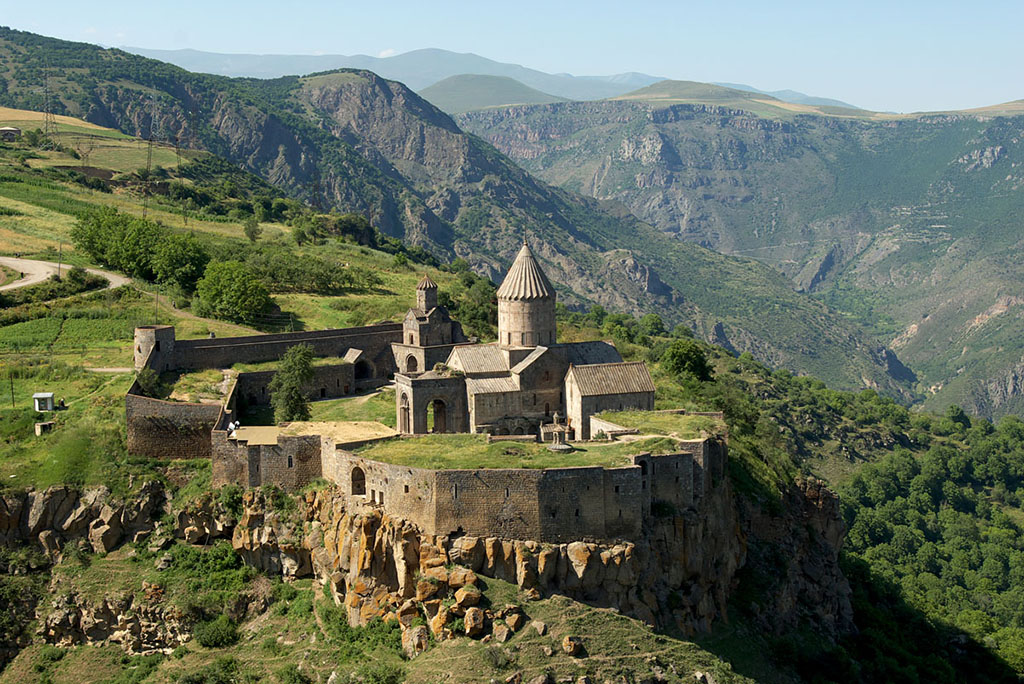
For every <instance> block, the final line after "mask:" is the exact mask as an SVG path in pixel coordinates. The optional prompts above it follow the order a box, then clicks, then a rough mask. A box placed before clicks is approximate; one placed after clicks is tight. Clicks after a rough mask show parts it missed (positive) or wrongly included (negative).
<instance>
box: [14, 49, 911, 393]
mask: <svg viewBox="0 0 1024 684" xmlns="http://www.w3.org/2000/svg"><path fill="white" fill-rule="evenodd" d="M47 60H48V62H49V64H50V66H51V68H52V69H53V72H52V74H51V79H50V80H51V88H52V90H53V91H54V92H55V93H56V94H57V95H58V97H59V104H60V108H61V109H62V110H64V111H66V112H68V113H71V114H76V115H80V116H83V117H84V118H86V119H87V120H89V121H93V122H96V123H100V124H104V125H108V126H111V127H116V128H118V129H120V130H122V131H125V132H127V133H130V134H132V135H139V136H142V137H148V136H154V137H157V138H161V139H176V140H179V141H182V142H183V143H184V144H186V145H192V146H201V147H204V148H206V149H208V150H210V151H212V152H214V153H216V154H219V155H221V156H223V157H225V158H227V159H230V160H232V161H234V162H235V163H238V164H239V165H241V166H242V167H243V168H244V169H246V170H248V171H251V172H253V173H256V174H258V175H260V176H262V177H263V178H264V179H266V180H268V181H270V182H271V183H273V184H275V185H277V186H278V187H280V188H282V189H284V190H285V191H287V192H289V193H291V194H293V195H294V196H298V197H305V198H309V199H311V200H312V201H313V202H315V203H320V204H321V205H322V206H324V207H325V208H326V207H337V208H342V209H344V210H356V211H361V212H366V213H369V214H371V215H372V217H373V220H374V223H375V224H377V225H379V226H380V227H381V228H382V229H383V230H384V231H386V232H388V233H390V234H391V235H395V236H400V237H403V238H404V239H405V240H407V241H409V242H411V243H414V244H419V245H423V246H426V247H427V248H429V249H431V250H432V251H434V252H435V253H436V254H438V255H439V256H442V257H445V258H450V257H452V256H455V255H458V256H462V257H465V258H466V259H467V260H468V261H469V262H470V263H471V265H472V266H473V268H474V269H475V270H477V271H478V272H481V273H484V274H486V275H488V276H490V277H492V278H497V277H498V276H499V275H500V273H502V272H503V270H504V268H505V267H506V265H507V263H508V260H509V259H510V257H511V256H512V255H513V254H514V252H515V250H516V248H517V245H518V243H519V242H520V241H521V240H522V239H523V238H524V237H528V238H529V239H530V240H531V241H532V243H533V244H534V250H535V252H536V253H537V254H538V255H539V256H540V257H541V258H542V260H543V261H545V265H546V268H547V269H549V271H548V272H549V275H550V276H551V278H552V280H553V281H555V282H559V283H561V284H562V285H563V286H564V287H565V290H564V291H563V293H562V296H563V300H564V301H567V302H568V303H570V304H572V303H577V304H579V303H600V304H602V305H604V306H606V307H608V308H609V309H613V310H623V311H630V312H646V311H656V312H658V313H661V314H662V315H663V317H665V319H666V320H667V321H669V322H670V323H679V322H685V323H687V324H689V325H691V326H692V327H694V328H695V329H696V330H698V331H699V332H700V333H701V334H702V335H703V336H704V337H706V338H707V339H713V340H715V341H717V342H719V343H721V344H725V345H728V346H730V347H731V348H733V349H735V350H736V351H750V352H752V353H753V354H755V356H758V357H759V358H761V359H764V360H766V361H768V362H770V363H772V364H776V365H786V366H789V367H790V368H792V369H794V370H797V371H801V372H810V373H814V374H816V375H818V376H820V377H823V378H825V379H826V380H828V381H829V382H830V383H833V384H836V385H838V386H840V387H862V386H865V385H867V386H872V387H879V388H882V389H885V390H887V391H892V392H897V393H900V392H904V391H905V389H904V388H905V386H906V382H907V380H908V376H907V375H906V372H905V369H904V368H902V366H901V364H900V363H899V361H898V360H897V359H896V358H895V355H894V354H892V353H891V352H889V351H888V350H886V349H885V348H884V347H882V346H880V345H878V344H876V343H873V342H870V341H869V340H867V339H866V338H865V336H864V335H863V334H862V332H861V331H860V329H859V328H858V326H856V325H853V324H850V323H849V322H847V321H846V320H844V319H843V318H842V317H839V316H836V315H835V314H834V313H833V312H832V311H830V310H829V309H828V308H827V307H826V306H823V305H821V304H820V303H818V302H814V301H812V300H810V299H808V298H806V297H804V296H801V295H799V294H797V293H795V292H793V291H792V289H791V287H790V286H789V284H788V283H787V282H786V281H785V279H784V278H782V277H781V276H779V274H778V272H777V271H775V270H773V269H770V268H765V267H763V266H761V265H760V264H758V263H757V262H755V261H753V260H749V259H747V260H743V259H727V258H724V257H721V256H720V255H717V254H715V253H713V252H710V251H708V250H706V249H702V248H700V247H698V246H696V245H693V244H688V243H686V242H684V241H679V240H676V239H673V238H671V237H669V236H666V235H664V234H663V233H661V232H659V231H657V230H654V229H652V228H651V227H650V226H648V225H647V224H645V223H643V222H642V221H640V220H638V219H636V217H634V216H633V215H631V214H630V213H628V212H627V211H625V210H623V209H622V208H621V207H617V206H614V205H612V206H604V205H602V204H601V203H599V202H597V201H596V200H593V199H588V198H584V197H582V196H580V195H578V194H576V193H574V192H571V191H566V190H560V189H556V188H553V187H551V186H548V185H546V184H544V183H542V182H539V181H537V180H536V179H535V178H534V177H532V176H530V175H529V174H528V173H526V172H525V171H523V170H522V169H521V168H520V167H519V166H517V165H516V164H515V163H513V162H512V161H511V160H509V159H508V158H507V157H505V156H504V155H502V154H501V153H499V152H498V151H496V150H495V149H494V148H493V147H491V146H490V145H488V144H486V143H484V142H483V141H481V140H479V139H478V138H476V137H474V136H471V135H467V134H465V133H463V132H462V131H461V130H460V129H459V127H458V126H457V125H456V124H455V122H454V121H453V120H452V119H451V118H450V117H448V116H447V115H445V114H444V113H443V112H441V111H440V110H438V109H437V108H435V107H433V106H432V105H430V104H429V103H428V102H426V101H425V100H423V99H422V98H420V97H419V96H417V95H416V94H415V93H413V92H412V91H411V90H409V89H408V88H406V87H405V86H403V85H401V84H399V83H395V82H391V81H386V80H384V79H382V78H380V77H378V76H376V75H375V74H372V73H370V72H365V71H339V72H331V73H325V74H319V75H313V76H309V77H304V78H296V77H288V78H282V79H276V80H273V81H258V80H253V79H228V78H221V77H213V76H205V75H199V74H191V73H188V72H185V71H183V70H181V69H179V68H177V67H173V66H170V65H167V64H163V63H160V62H156V61H153V60H148V59H144V58H141V57H136V56H132V55H128V54H127V53H123V52H120V51H117V50H104V49H101V48H98V47H96V46H91V45H84V44H76V43H69V42H65V41H59V40H54V39H49V38H45V37H42V36H36V35H33V34H28V33H23V32H18V31H11V30H9V29H4V30H2V31H0V79H2V84H3V87H2V88H0V101H2V103H4V104H11V105H18V106H22V107H33V106H35V107H41V106H42V102H40V97H41V96H40V95H39V92H38V90H39V88H38V84H39V83H41V82H42V81H43V80H45V73H44V71H45V64H46V63H47Z"/></svg>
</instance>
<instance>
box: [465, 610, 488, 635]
mask: <svg viewBox="0 0 1024 684" xmlns="http://www.w3.org/2000/svg"><path fill="white" fill-rule="evenodd" d="M484 619H485V616H484V611H482V610H480V609H479V608H476V607H473V608H470V609H468V610H467V611H466V617H465V618H464V619H463V624H464V625H465V626H466V636H470V637H475V636H480V634H482V633H483V631H484Z"/></svg>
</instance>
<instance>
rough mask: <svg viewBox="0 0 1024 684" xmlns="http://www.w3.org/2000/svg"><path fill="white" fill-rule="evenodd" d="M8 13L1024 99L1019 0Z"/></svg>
mask: <svg viewBox="0 0 1024 684" xmlns="http://www.w3.org/2000/svg"><path fill="white" fill-rule="evenodd" d="M0 24H4V25H8V26H11V27H13V28H18V29H22V30H28V31H34V32H37V33H43V34H46V35H50V36H56V37H59V38H66V39H70V40H82V41H87V42H93V43H101V44H104V45H115V46H121V45H132V46H138V47H149V48H166V49H174V48H195V49H199V50H208V51H212V52H251V53H263V54H268V53H284V54H289V53H290V54H314V53H321V54H322V53H335V54H357V53H362V54H370V55H388V54H394V53H400V52H407V51H409V50H414V49H417V48H423V47H438V48H444V49H447V50H454V51H456V52H475V53H477V54H480V55H483V56H485V57H489V58H491V59H496V60H499V61H503V62H514V63H518V64H523V65H525V66H528V67H532V68H535V69H540V70H542V71H549V72H562V71H565V72H569V73H573V74H609V73H618V72H622V71H642V72H645V73H650V74H654V75H658V76H665V77H669V78H678V79H687V80H695V81H726V82H735V83H747V84H749V85H753V86H755V87H758V88H762V89H765V90H776V89H782V88H790V89H793V90H799V91H802V92H805V93H809V94H812V95H818V96H822V97H834V98H837V99H841V100H845V101H847V102H851V103H853V104H856V105H859V106H861V107H867V108H869V109H877V110H887V111H922V110H938V109H954V108H956V109H959V108H968V107H978V106H984V105H988V104H995V103H998V102H1005V101H1007V100H1015V99H1021V98H1024V49H1022V46H1024V39H1022V33H1024V31H1022V27H1024V0H989V1H986V0H978V1H974V2H949V1H946V0H935V1H932V2H919V1H917V0H914V1H906V2H899V1H898V0H890V1H889V2H878V1H875V0H866V1H863V2H859V3H858V2H853V3H849V2H844V3H838V2H830V1H829V0H820V1H819V2H787V1H785V0H775V1H772V0H762V1H761V2H747V1H733V2H729V1H721V0H720V1H718V2H716V1H715V0H703V1H702V2H689V1H682V2H657V1H651V0H632V1H631V2H622V1H620V2H607V1H605V0H592V1H591V2H576V1H575V0H574V1H572V2H558V0H548V2H537V1H534V0H516V1H513V2H502V3H494V2H486V0H477V1H476V2H443V1H438V2H424V1H423V0H420V1H418V2H409V1H406V0H383V1H378V2H366V1H365V0H364V1H362V2H351V1H349V0H335V1H333V2H328V1H320V0H314V1H301V0H294V1H293V2H280V1H277V2H269V1H265V0H248V1H247V2H238V1H235V0H229V1H225V0H206V1H205V2H196V1H195V0H179V1H177V2H173V3H164V2H152V1H145V0H135V1H134V2H124V1H121V0H100V1H99V2H94V3H87V2H81V1H80V0H76V1H75V2H63V1H61V0H56V1H54V0H51V1H50V2H48V3H43V4H39V5H37V4H35V3H26V2H17V3H16V2H14V1H13V0H0Z"/></svg>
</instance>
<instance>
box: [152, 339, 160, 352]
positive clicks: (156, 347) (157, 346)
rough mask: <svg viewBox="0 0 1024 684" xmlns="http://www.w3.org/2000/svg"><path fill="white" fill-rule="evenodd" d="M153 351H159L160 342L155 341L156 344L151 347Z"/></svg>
mask: <svg viewBox="0 0 1024 684" xmlns="http://www.w3.org/2000/svg"><path fill="white" fill-rule="evenodd" d="M153 349H155V350H157V351H160V340H157V341H156V344H155V345H153Z"/></svg>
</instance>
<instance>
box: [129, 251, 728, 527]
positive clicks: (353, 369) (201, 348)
mask: <svg viewBox="0 0 1024 684" xmlns="http://www.w3.org/2000/svg"><path fill="white" fill-rule="evenodd" d="M497 296H498V340H497V341H496V342H493V343H490V344H478V343H474V342H471V341H470V340H467V339H466V336H465V335H464V334H463V331H462V327H461V326H460V325H459V323H458V322H457V321H454V320H452V318H451V316H450V315H449V313H448V311H447V310H446V309H445V308H444V307H443V306H439V305H438V298H437V285H436V284H435V283H434V282H433V281H432V280H431V279H430V278H429V277H426V276H425V277H424V278H423V279H422V280H421V281H420V283H419V284H418V285H417V288H416V307H415V308H413V309H410V310H409V312H408V313H407V314H406V316H405V318H404V320H403V321H402V322H401V323H382V324H377V325H370V326H365V327H360V328H346V329H337V330H321V331H313V332H302V333H284V334H273V335H255V336H249V337H237V338H210V339H198V340H176V339H175V335H174V328H173V327H170V326H146V327H141V328H138V329H136V332H135V366H136V369H139V370H141V369H142V368H151V369H153V370H154V371H156V372H172V371H189V370H198V369H227V368H230V367H231V366H232V365H234V364H236V363H239V362H247V363H256V362H264V361H275V360H278V359H280V358H281V356H282V355H283V354H284V352H285V351H286V350H287V349H288V348H289V347H291V346H293V345H295V344H300V343H305V344H309V345H310V346H311V347H312V348H313V350H314V353H315V354H316V355H317V356H318V357H322V358H325V359H331V358H337V359H338V362H337V363H334V364H331V363H330V362H329V361H328V362H327V364H326V365H315V366H314V369H313V370H314V377H313V380H312V381H311V382H310V383H309V385H308V386H307V388H306V391H307V392H308V394H309V396H310V397H311V398H317V399H326V398H334V397H343V396H346V395H350V394H353V393H356V392H358V391H362V390H367V389H372V388H376V387H379V386H382V385H384V384H385V383H387V382H388V380H389V378H391V377H393V378H394V385H395V402H396V415H397V431H395V430H391V429H389V428H386V427H385V426H383V425H380V424H377V423H369V424H368V423H293V424H290V425H284V426H279V427H274V426H267V427H260V426H245V427H237V428H236V427H235V423H236V421H237V420H238V416H239V414H240V413H241V410H240V409H242V408H243V407H246V406H259V405H262V404H268V403H269V396H268V385H269V383H270V380H271V378H272V377H273V375H274V371H273V370H266V371H257V372H241V373H237V374H232V373H229V372H227V371H225V386H226V390H225V394H224V398H223V400H222V401H218V402H214V403H188V402H180V401H163V400H159V399H154V398H151V397H147V396H144V395H143V394H142V392H141V390H140V388H139V384H138V382H136V383H135V384H133V385H132V387H131V388H130V389H129V391H128V394H127V396H126V398H125V408H126V422H127V434H128V448H129V450H131V451H133V452H135V453H141V454H146V455H149V456H153V457H177V458H197V457H203V458H210V459H211V461H212V469H213V472H212V481H213V482H212V483H213V485H214V486H219V485H223V484H228V483H237V484H240V485H242V486H246V487H254V486H259V485H263V484H275V485H278V486H281V487H284V488H286V489H294V488H298V487H302V486H304V485H305V484H307V483H309V482H311V481H312V480H314V479H316V478H320V477H323V478H327V479H329V480H331V481H333V482H335V483H336V484H337V485H338V486H339V487H340V488H341V489H342V491H343V492H344V493H345V494H346V495H347V496H348V498H349V501H350V503H351V504H352V505H353V506H356V507H358V506H372V507H380V508H383V509H384V510H386V511H387V512H388V513H390V514H392V515H395V516H397V517H401V518H404V519H407V520H410V521H411V522H413V523H415V524H417V525H418V526H419V527H420V528H421V529H422V530H423V531H424V532H426V533H428V534H438V535H443V534H458V533H466V534H473V535H478V536H497V537H503V538H509V539H536V540H538V541H552V542H555V541H567V540H578V539H586V538H593V539H613V538H627V539H628V538H633V537H636V536H638V535H639V534H640V531H641V526H642V523H643V520H644V518H645V517H646V516H648V515H650V512H651V505H652V503H659V502H662V503H665V504H669V505H672V506H674V507H676V508H677V509H678V510H685V509H687V508H691V507H693V506H695V505H696V504H697V503H698V502H699V500H700V499H701V498H702V496H703V494H704V492H706V491H707V490H708V489H710V488H711V487H712V486H715V485H717V484H718V483H719V482H721V480H722V479H723V473H724V466H725V446H724V443H722V442H720V441H718V440H717V439H704V440H696V441H691V442H681V443H680V447H679V449H680V452H679V453H676V454H667V455H657V456H655V455H651V454H646V453H642V454H637V455H635V456H632V457H631V459H630V460H631V461H632V464H631V465H627V466H624V467H617V468H606V467H601V466H585V465H584V466H580V467H569V468H549V469H522V468H520V469H516V468H510V469H493V468H491V469H474V470H429V469H421V468H411V467H407V466H400V465H395V464H391V463H383V462H379V461H374V460H370V459H368V458H364V457H362V456H361V455H360V454H361V453H362V452H359V451H357V449H358V448H359V447H361V446H364V445H366V444H369V443H371V442H375V441H379V440H381V439H415V438H416V436H417V435H423V434H426V433H428V432H433V433H477V434H482V433H486V434H487V435H489V437H488V439H507V440H512V441H522V440H530V441H537V440H539V441H543V442H551V443H552V448H554V449H559V448H562V449H567V450H570V447H567V446H566V445H565V444H564V442H566V441H573V440H575V441H585V440H589V439H592V438H593V437H594V436H595V435H596V434H597V433H598V432H604V433H611V432H613V431H615V429H616V428H618V426H616V425H612V424H609V423H607V422H605V421H602V420H601V419H600V418H599V417H598V415H597V414H599V413H601V412H603V411H621V410H642V411H651V410H653V409H654V384H653V382H652V381H651V377H650V375H649V373H648V372H647V368H646V366H645V365H644V364H643V363H641V362H636V363H627V362H624V361H623V360H622V357H621V356H620V355H619V353H618V351H617V350H616V348H615V347H614V346H613V345H612V344H610V343H608V342H578V343H557V342H556V339H557V338H556V329H555V299H556V295H555V290H554V288H553V287H552V285H551V283H550V281H549V280H548V278H547V276H546V275H545V274H544V272H543V270H542V269H541V267H540V265H539V264H538V263H537V260H536V258H535V257H534V255H533V254H532V252H531V251H530V249H529V247H528V246H527V245H525V244H524V245H523V247H522V249H521V250H520V251H519V253H518V255H517V256H516V259H515V261H514V262H513V264H512V267H511V268H510V269H509V271H508V274H507V275H506V277H505V280H504V282H503V283H502V284H501V287H500V288H499V289H498V292H497ZM620 429H621V428H620Z"/></svg>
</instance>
